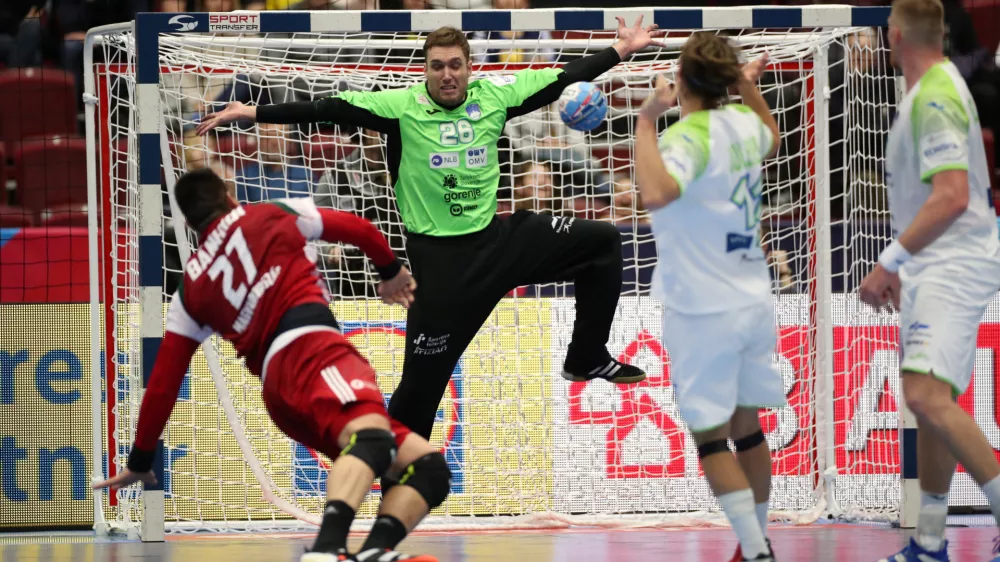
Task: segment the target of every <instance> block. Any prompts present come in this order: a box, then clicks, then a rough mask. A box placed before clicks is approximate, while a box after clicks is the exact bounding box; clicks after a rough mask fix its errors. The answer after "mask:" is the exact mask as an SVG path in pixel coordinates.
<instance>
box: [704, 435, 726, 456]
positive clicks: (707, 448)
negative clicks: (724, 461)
mask: <svg viewBox="0 0 1000 562" xmlns="http://www.w3.org/2000/svg"><path fill="white" fill-rule="evenodd" d="M728 452H729V441H728V440H726V439H716V440H715V441H709V442H708V443H705V444H704V445H698V458H699V459H703V458H705V457H707V456H709V455H714V454H716V453H728Z"/></svg>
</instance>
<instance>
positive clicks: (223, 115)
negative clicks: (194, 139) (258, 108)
mask: <svg viewBox="0 0 1000 562" xmlns="http://www.w3.org/2000/svg"><path fill="white" fill-rule="evenodd" d="M250 109H251V108H249V107H247V106H245V105H243V104H242V103H240V102H238V101H234V102H230V103H228V104H226V108H225V109H223V110H222V111H219V112H216V113H209V114H208V115H205V116H204V117H202V118H201V123H198V128H197V129H195V132H196V133H198V134H199V135H204V134H205V133H207V132H209V131H211V130H212V129H214V128H216V127H220V126H222V125H225V124H226V123H232V122H233V121H236V120H238V119H249V118H252V117H253V115H251V114H250V112H249V110H250ZM255 113H256V112H255Z"/></svg>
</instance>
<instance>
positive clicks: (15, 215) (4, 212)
mask: <svg viewBox="0 0 1000 562" xmlns="http://www.w3.org/2000/svg"><path fill="white" fill-rule="evenodd" d="M34 223H35V221H34V219H33V217H32V215H31V213H30V212H29V211H26V210H25V209H22V208H20V207H10V206H7V205H0V228H24V227H27V226H31V225H33V224H34Z"/></svg>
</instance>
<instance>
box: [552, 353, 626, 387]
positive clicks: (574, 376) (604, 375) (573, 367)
mask: <svg viewBox="0 0 1000 562" xmlns="http://www.w3.org/2000/svg"><path fill="white" fill-rule="evenodd" d="M562 376H563V378H564V379H566V380H568V381H573V382H586V381H592V380H594V379H603V380H606V381H608V382H612V383H615V384H634V383H637V382H642V381H644V380H646V373H644V372H643V370H642V369H640V368H639V367H636V366H635V365H628V364H626V363H622V362H621V361H615V360H614V359H604V360H603V361H600V362H597V363H595V362H589V363H584V362H583V361H579V360H575V359H574V358H573V357H570V356H567V357H566V362H565V363H563V373H562Z"/></svg>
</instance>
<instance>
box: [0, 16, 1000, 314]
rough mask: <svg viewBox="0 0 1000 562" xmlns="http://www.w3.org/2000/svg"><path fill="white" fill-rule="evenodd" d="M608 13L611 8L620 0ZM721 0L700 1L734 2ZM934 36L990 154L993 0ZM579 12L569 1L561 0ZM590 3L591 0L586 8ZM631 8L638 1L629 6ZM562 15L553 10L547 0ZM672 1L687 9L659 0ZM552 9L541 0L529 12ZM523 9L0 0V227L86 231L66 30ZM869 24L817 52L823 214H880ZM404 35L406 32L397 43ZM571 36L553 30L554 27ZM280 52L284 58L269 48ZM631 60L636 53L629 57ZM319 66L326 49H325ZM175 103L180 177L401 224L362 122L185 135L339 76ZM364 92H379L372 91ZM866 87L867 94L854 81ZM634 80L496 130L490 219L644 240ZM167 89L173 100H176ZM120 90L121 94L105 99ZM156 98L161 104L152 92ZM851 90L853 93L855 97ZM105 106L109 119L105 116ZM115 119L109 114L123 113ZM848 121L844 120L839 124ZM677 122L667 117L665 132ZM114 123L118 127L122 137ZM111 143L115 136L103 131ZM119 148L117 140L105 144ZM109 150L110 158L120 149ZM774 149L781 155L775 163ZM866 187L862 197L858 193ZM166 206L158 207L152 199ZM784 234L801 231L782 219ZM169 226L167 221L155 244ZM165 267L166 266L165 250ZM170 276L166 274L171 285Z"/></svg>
mask: <svg viewBox="0 0 1000 562" xmlns="http://www.w3.org/2000/svg"><path fill="white" fill-rule="evenodd" d="M535 1H536V6H535V7H539V6H538V5H539V4H541V3H543V2H544V0H535ZM608 3H609V5H611V4H613V5H615V6H621V5H623V3H621V2H610V0H608ZM753 3H754V2H741V1H738V0H736V1H725V2H712V3H711V4H713V5H720V4H723V5H745V4H753ZM944 3H945V7H946V20H947V22H946V23H947V25H948V28H949V33H948V39H947V43H946V51H947V54H948V55H949V56H950V57H951V59H952V60H953V61H954V62H955V63H956V65H957V66H958V67H959V68H960V70H961V71H962V74H963V76H964V77H965V78H966V80H967V81H968V83H969V85H970V89H971V90H972V92H973V95H974V97H975V101H976V104H977V107H978V108H979V113H980V118H981V121H982V124H983V127H984V128H985V129H986V135H985V136H986V137H987V144H988V151H990V153H991V156H992V155H994V154H995V151H996V150H997V147H996V146H995V143H993V140H992V134H993V133H992V132H993V131H995V130H997V128H998V127H1000V72H998V71H997V68H996V62H998V61H1000V48H998V47H1000V25H998V24H1000V0H964V2H963V1H962V0H945V1H944ZM574 4H575V5H580V3H579V2H577V3H574ZM587 4H588V6H593V4H592V3H587ZM628 4H632V5H650V4H651V3H648V2H646V3H643V2H629V3H628ZM556 5H558V6H559V7H566V6H567V4H566V3H557V4H556ZM671 5H687V6H690V5H694V4H692V3H687V2H681V3H679V4H678V3H676V2H672V3H671ZM552 6H553V3H552V2H551V1H550V2H545V3H544V7H552ZM491 7H492V8H495V9H527V8H531V7H533V6H532V5H531V4H529V0H435V1H433V2H432V1H430V0H299V1H295V0H264V1H256V0H253V1H243V2H240V1H239V0H47V1H39V0H29V1H24V0H0V163H2V165H0V185H5V186H6V187H7V190H6V192H5V195H6V197H5V199H4V200H0V227H2V226H30V225H50V226H51V225H73V226H86V224H87V219H86V207H85V203H86V173H85V166H86V154H85V151H86V147H85V143H84V141H83V140H82V136H81V133H82V131H83V126H82V122H83V119H82V111H83V101H82V97H81V95H80V94H81V91H82V86H83V72H84V70H85V69H84V68H83V39H84V37H85V33H86V31H87V30H88V29H91V28H93V27H95V26H98V25H104V24H109V23H117V22H126V21H130V20H132V19H133V18H134V14H135V13H137V12H140V11H154V10H158V11H164V12H185V11H209V12H228V11H233V10H240V9H247V10H285V9H306V10H323V9H333V10H336V9H407V10H426V9H438V8H456V9H469V8H473V9H481V8H491ZM883 34H884V31H881V30H876V29H870V30H864V31H863V32H861V33H858V34H856V35H853V36H851V37H849V38H847V39H846V40H844V41H842V42H838V43H836V44H834V45H833V46H832V48H831V52H830V85H831V91H832V97H831V100H830V107H829V114H830V116H831V126H830V128H829V131H830V147H829V150H830V168H831V170H832V171H833V176H832V181H831V196H832V197H833V198H834V200H835V203H834V204H833V205H832V209H833V213H834V216H835V218H840V217H847V216H849V215H853V214H855V213H859V212H863V213H869V214H871V215H872V217H873V218H876V219H878V220H884V219H885V216H884V211H885V198H884V186H883V185H882V179H881V176H882V170H881V163H880V162H881V159H882V147H883V145H884V142H885V139H884V135H885V133H886V132H887V131H888V129H889V125H890V123H891V119H892V107H891V103H889V102H887V101H886V100H889V101H891V100H892V99H893V97H894V94H889V93H885V92H893V91H894V88H895V87H896V86H895V84H894V83H893V82H894V81H893V78H892V72H891V70H890V66H889V61H888V60H887V47H886V40H885V37H884V35H883ZM562 37H563V36H561V35H559V36H556V37H553V36H552V34H550V33H549V32H545V31H543V32H513V33H511V32H491V33H484V32H477V33H473V34H470V39H473V40H482V39H489V40H510V39H516V40H519V43H518V44H519V45H528V44H531V43H532V42H536V43H537V46H535V47H533V48H521V47H517V48H505V49H503V50H495V49H490V48H475V49H474V52H473V61H474V63H475V64H476V65H477V66H481V67H483V68H486V69H487V70H488V69H489V67H490V65H509V64H518V65H524V64H538V63H565V62H567V60H568V59H569V57H574V56H579V51H575V52H567V53H561V52H557V51H556V50H555V49H552V48H549V47H547V46H546V45H547V44H546V43H541V42H544V41H547V40H550V39H553V38H555V39H560V38H562ZM413 38H414V39H418V37H413ZM566 38H570V36H566ZM286 56H287V57H290V58H291V59H292V60H294V57H295V53H294V52H293V53H289V54H287V55H286ZM302 56H303V57H304V58H308V59H309V60H311V61H313V62H315V61H317V60H322V56H323V53H322V52H320V51H318V50H317V49H315V48H312V49H310V50H308V53H305V54H303V55H302ZM330 56H331V57H333V56H336V57H337V58H336V60H337V61H338V62H341V63H345V62H346V63H350V64H358V65H365V64H384V63H385V61H387V60H388V61H392V60H402V61H404V62H405V61H410V62H413V61H417V62H419V53H418V52H414V51H413V50H412V48H408V49H400V48H395V49H390V50H388V51H384V50H382V51H380V50H364V49H361V50H356V51H354V52H352V53H348V52H346V51H344V50H343V49H338V50H336V53H335V55H333V54H331V55H330ZM640 57H641V55H640ZM328 60H330V61H332V60H334V59H332V58H331V59H328ZM167 86H168V89H169V88H170V87H172V88H174V89H175V90H176V91H177V92H180V95H178V96H175V97H174V98H170V99H165V100H164V101H165V103H166V104H167V105H168V106H170V105H171V104H173V106H175V107H172V109H171V111H172V112H173V113H175V119H174V121H172V122H171V123H170V127H171V129H172V135H171V136H172V138H173V139H175V142H174V143H173V144H174V145H175V146H176V147H177V148H176V150H175V158H176V164H177V165H178V167H179V168H181V169H187V170H191V169H196V168H202V167H211V168H212V169H213V170H215V171H216V173H218V174H219V175H220V176H221V177H223V178H226V179H227V180H228V181H230V182H231V185H232V186H233V191H234V193H235V194H236V195H237V197H238V198H239V199H240V200H241V201H245V202H258V201H266V200H268V199H272V198H276V197H290V196H291V197H295V196H313V197H315V198H317V202H318V203H319V204H320V205H323V206H327V207H331V208H338V209H342V210H346V211H350V212H355V213H357V214H360V215H363V216H365V217H366V218H368V219H369V220H372V221H373V222H375V223H376V224H377V225H378V226H379V227H380V229H381V230H382V231H383V232H385V233H386V234H387V235H388V236H389V238H390V242H391V243H392V245H393V247H394V248H397V249H402V248H403V235H404V233H403V232H402V230H401V229H402V226H401V220H400V218H399V216H398V213H397V211H396V208H395V202H394V198H393V196H392V191H391V185H390V183H391V182H390V178H389V177H388V172H387V169H386V166H385V161H386V154H385V145H384V142H383V141H382V140H381V139H380V137H379V135H378V134H377V133H375V132H373V131H365V130H354V131H352V130H345V129H342V128H336V129H335V128H332V127H317V126H304V127H286V126H277V125H260V126H249V125H245V124H244V125H243V126H240V125H239V124H238V125H237V127H236V128H235V129H236V130H235V133H233V134H216V133H213V134H210V135H207V136H205V137H199V136H197V135H195V134H194V132H193V130H194V124H195V122H196V120H197V118H198V116H200V115H202V114H204V113H205V112H209V111H214V110H217V109H219V108H221V107H222V106H223V105H224V104H225V103H226V102H229V101H242V102H245V103H256V104H265V103H280V102H284V101H293V100H303V99H314V98H316V97H318V96H321V95H330V94H331V93H334V92H336V91H342V90H343V89H345V88H351V87H357V86H356V85H351V84H342V83H332V84H330V85H329V88H328V89H326V90H325V91H319V90H318V89H317V88H316V87H315V85H307V86H303V85H302V84H300V83H296V82H295V80H294V78H292V79H289V78H287V77H285V78H282V79H277V80H276V79H274V78H273V77H268V76H262V75H246V74H229V75H227V76H223V77H218V76H212V75H210V74H205V75H203V76H195V75H192V74H188V75H187V76H183V77H179V78H177V82H176V83H173V84H168V85H167ZM377 87H387V86H385V85H384V84H382V85H378V86H377ZM805 87H806V86H805V83H804V80H803V79H802V71H801V69H783V68H776V69H775V70H774V71H773V72H768V73H767V74H765V77H764V79H763V83H762V90H763V91H765V95H766V97H767V98H768V101H769V103H770V104H771V107H773V108H777V111H779V113H780V114H781V116H780V118H779V124H780V125H781V126H782V129H783V139H782V144H783V146H782V148H781V150H780V152H779V158H778V160H777V161H776V162H775V163H773V164H772V165H769V166H768V170H767V175H768V177H767V180H766V184H767V185H768V186H769V188H768V189H767V190H766V191H765V197H766V201H765V205H766V209H767V211H766V215H765V225H768V226H767V228H766V230H767V232H768V233H770V234H769V235H765V236H764V240H763V243H764V246H765V249H766V251H767V253H768V255H769V257H770V261H771V263H772V265H773V269H774V277H775V281H776V284H777V286H778V287H779V288H780V289H782V290H786V291H796V290H800V289H801V287H797V286H796V284H795V283H794V281H793V277H794V276H795V272H796V271H797V270H799V269H800V268H801V267H802V265H801V264H800V263H798V262H797V261H796V259H795V258H794V256H792V255H791V254H794V253H795V249H794V247H792V246H793V245H789V244H787V243H786V242H787V240H785V236H784V235H783V232H784V231H783V230H782V228H783V227H782V225H783V224H785V225H787V224H792V225H796V224H797V223H796V221H801V220H802V217H796V216H795V212H796V211H795V209H798V210H799V212H801V210H803V209H805V208H807V207H808V206H807V205H803V204H802V201H803V200H804V198H807V197H808V193H807V191H808V190H809V188H810V183H809V181H807V178H808V177H809V173H808V170H807V169H806V167H807V166H808V165H809V164H808V162H807V159H804V158H798V157H795V155H799V154H801V153H803V151H804V150H808V149H804V148H803V147H804V146H807V144H806V143H807V142H808V140H807V139H805V138H804V137H803V135H805V134H806V133H805V132H804V128H803V127H802V126H801V123H803V122H804V120H805V119H806V116H805V115H803V111H805V108H806V107H807V105H808V104H807V103H804V102H803V101H801V100H803V99H805V98H804V96H806V97H808V93H806V92H804V91H803V89H804V88H805ZM862 90H865V91H873V92H883V93H882V94H879V96H878V97H879V99H881V100H883V102H882V103H872V102H871V100H872V97H871V96H868V97H867V98H866V97H864V96H860V95H858V92H859V91H862ZM635 91H638V92H640V93H641V94H642V95H644V92H645V90H644V89H643V88H641V87H640V88H635V87H634V86H629V87H626V84H624V83H623V82H620V81H616V80H611V81H610V82H609V83H608V85H607V86H606V90H605V92H606V94H608V97H609V104H610V105H611V112H610V118H609V119H608V120H607V121H606V123H605V124H604V125H602V126H601V127H600V128H599V129H597V130H595V131H592V132H590V133H587V134H584V133H580V132H577V131H572V130H570V129H568V128H567V127H566V126H565V125H564V124H563V123H562V122H561V120H560V119H559V116H558V112H557V110H556V109H555V108H554V107H553V106H550V107H548V108H544V109H542V110H540V111H539V112H536V113H533V114H531V115H529V116H524V117H520V118H517V119H514V120H512V121H510V122H509V123H508V124H507V128H506V131H505V132H506V134H505V135H504V137H503V139H502V141H501V143H500V146H499V149H500V160H501V167H502V168H501V170H502V178H503V179H502V182H501V188H500V192H499V197H498V198H499V202H498V210H497V213H498V215H501V216H503V215H508V214H510V213H513V212H515V211H517V210H522V209H525V210H532V211H535V212H545V213H552V214H559V215H570V216H575V217H580V218H589V219H597V220H605V221H609V222H613V223H615V224H616V225H618V226H619V227H620V228H621V229H622V230H623V231H630V232H632V233H633V234H634V238H633V239H634V240H636V241H637V242H636V243H637V244H638V243H640V242H644V241H645V242H649V241H651V236H650V233H649V218H648V213H647V212H646V211H645V210H644V209H643V208H642V205H641V203H640V201H639V199H638V196H637V193H636V190H635V186H634V185H633V184H632V179H631V178H632V174H631V166H630V159H631V141H630V137H631V134H630V133H631V130H632V122H631V115H633V114H634V110H635V109H636V107H637V105H636V104H638V103H639V102H640V101H641V100H638V99H632V98H631V97H630V96H631V95H632V94H633V93H634V92H635ZM184 92H190V93H191V95H186V94H184ZM120 98H121V99H127V96H124V95H122V96H120ZM168 98H169V96H168ZM866 100H867V101H866ZM112 113H113V112H112ZM122 113H123V114H124V112H122ZM848 116H849V117H848ZM676 118H677V117H676V115H673V116H670V117H668V118H667V119H666V120H665V122H664V123H663V125H664V126H665V125H667V124H669V123H670V122H672V121H673V120H675V119H676ZM125 128H126V126H125V125H124V124H121V125H120V127H119V129H120V130H125ZM115 141H116V142H123V141H124V139H115ZM847 146H852V147H857V146H863V147H865V150H864V151H863V153H851V154H847V153H846V152H847V151H846V150H845V147H847ZM122 147H123V148H124V145H122ZM123 148H122V149H120V150H119V151H118V152H119V153H124V150H123ZM780 155H785V156H784V158H783V157H782V156H780ZM873 194H874V195H873ZM165 208H168V207H167V206H166V205H165ZM794 228H797V229H799V230H801V226H795V227H794ZM171 230H172V229H169V228H168V229H167V231H168V233H167V234H168V237H169V235H170V234H172V232H170V231H171ZM166 259H167V265H168V267H169V268H171V269H176V270H180V267H179V265H180V264H179V261H176V260H177V257H176V256H167V257H166ZM322 260H323V262H322V265H323V267H324V269H325V270H326V271H327V272H328V273H329V278H330V282H331V289H332V290H334V291H335V292H337V293H338V294H341V295H344V296H351V295H365V294H368V293H370V292H371V287H370V283H369V281H370V272H369V271H367V269H366V265H365V260H364V259H362V257H361V255H360V254H359V253H357V251H356V250H354V249H351V248H343V247H338V246H328V247H325V248H324V249H323V252H322ZM175 282H176V279H172V280H171V279H168V287H167V289H168V290H171V289H172V287H171V286H170V285H172V284H173V283H175Z"/></svg>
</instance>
